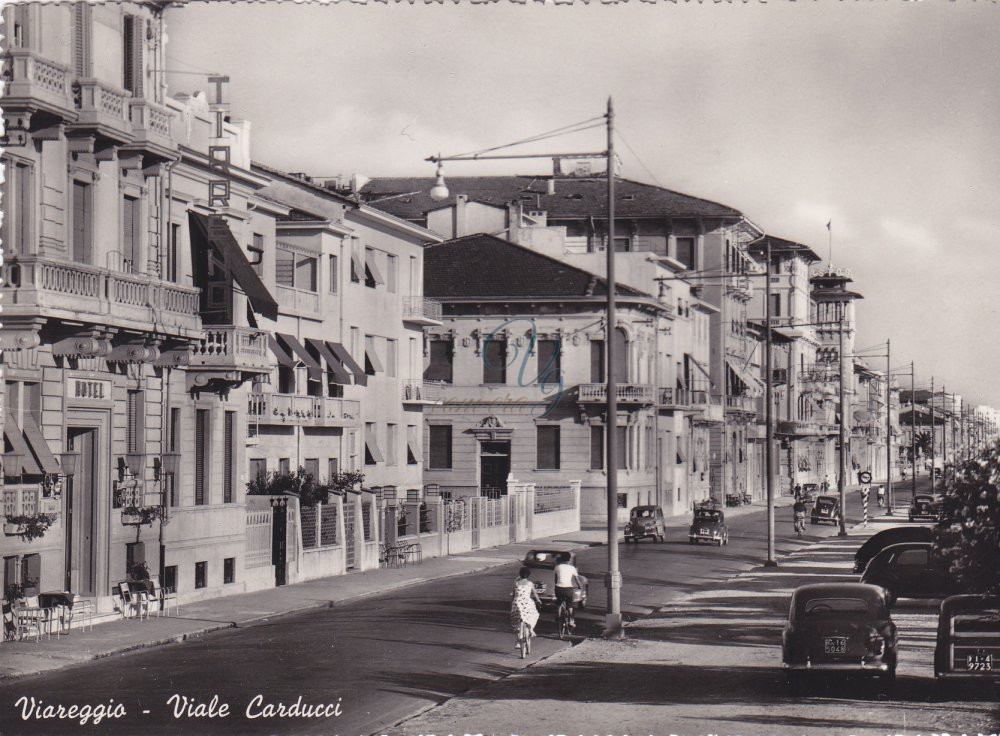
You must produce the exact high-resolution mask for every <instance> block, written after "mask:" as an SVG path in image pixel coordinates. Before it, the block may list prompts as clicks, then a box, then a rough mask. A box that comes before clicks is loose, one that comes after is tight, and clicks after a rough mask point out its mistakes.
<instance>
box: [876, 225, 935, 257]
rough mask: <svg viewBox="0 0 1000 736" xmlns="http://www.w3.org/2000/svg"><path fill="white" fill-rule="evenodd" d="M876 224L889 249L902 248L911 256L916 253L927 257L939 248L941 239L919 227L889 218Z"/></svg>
mask: <svg viewBox="0 0 1000 736" xmlns="http://www.w3.org/2000/svg"><path fill="white" fill-rule="evenodd" d="M878 224H879V229H880V230H881V233H882V236H883V237H884V238H885V239H886V240H887V241H888V242H887V243H886V245H887V246H889V248H890V249H893V246H902V247H903V248H905V249H906V250H907V251H909V252H910V253H911V254H912V252H913V251H917V252H919V253H921V254H924V255H929V254H932V253H933V252H934V251H936V250H938V249H939V248H940V247H941V244H942V239H941V238H939V237H937V236H936V235H935V234H934V233H933V232H931V231H930V230H928V229H927V228H925V227H923V226H921V225H917V224H914V223H909V222H901V221H899V220H896V219H894V218H891V217H883V218H881V219H880V220H879V223H878Z"/></svg>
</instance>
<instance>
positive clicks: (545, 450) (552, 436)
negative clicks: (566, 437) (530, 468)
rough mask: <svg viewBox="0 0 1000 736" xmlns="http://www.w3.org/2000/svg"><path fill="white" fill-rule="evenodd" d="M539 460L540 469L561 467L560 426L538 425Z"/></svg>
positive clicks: (537, 463) (537, 465) (537, 464)
mask: <svg viewBox="0 0 1000 736" xmlns="http://www.w3.org/2000/svg"><path fill="white" fill-rule="evenodd" d="M535 431H536V433H537V434H536V446H537V448H536V449H537V453H538V454H537V460H536V461H535V463H536V465H535V467H537V468H538V469H539V470H558V469H559V427H546V426H540V427H536V429H535Z"/></svg>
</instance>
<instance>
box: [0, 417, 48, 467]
mask: <svg viewBox="0 0 1000 736" xmlns="http://www.w3.org/2000/svg"><path fill="white" fill-rule="evenodd" d="M3 438H4V442H5V444H6V445H10V450H9V451H8V450H7V449H6V447H5V448H4V459H3V466H4V475H8V476H14V475H20V474H21V473H27V474H28V475H41V474H42V469H41V468H40V467H39V466H38V463H37V462H36V461H35V456H34V455H32V454H31V450H29V449H28V443H27V442H25V440H24V435H23V434H22V433H21V428H20V427H19V426H17V419H16V418H15V417H14V415H13V414H7V415H6V416H5V417H4V425H3Z"/></svg>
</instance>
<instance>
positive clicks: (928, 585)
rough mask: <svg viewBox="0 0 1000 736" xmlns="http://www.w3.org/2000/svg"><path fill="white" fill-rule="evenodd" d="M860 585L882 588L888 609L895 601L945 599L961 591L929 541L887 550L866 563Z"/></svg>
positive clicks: (906, 543)
mask: <svg viewBox="0 0 1000 736" xmlns="http://www.w3.org/2000/svg"><path fill="white" fill-rule="evenodd" d="M861 582H862V583H866V584H868V585H878V586H879V587H881V588H884V589H885V593H886V601H887V602H888V603H889V605H890V606H892V605H894V604H895V603H896V600H897V599H898V598H946V597H948V596H950V595H955V594H957V593H961V592H962V591H961V590H959V589H958V586H957V583H956V582H955V581H954V579H953V578H952V576H951V575H950V574H949V572H948V563H947V562H945V561H944V560H942V559H941V558H940V557H939V556H938V555H937V554H935V553H934V548H933V545H932V544H931V543H930V542H903V543H902V544H893V545H891V546H889V547H886V548H885V549H884V550H882V551H881V552H879V553H878V554H877V555H875V557H873V558H872V559H871V561H870V562H869V563H868V566H867V567H866V568H865V571H864V573H863V574H862V575H861Z"/></svg>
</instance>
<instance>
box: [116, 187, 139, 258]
mask: <svg viewBox="0 0 1000 736" xmlns="http://www.w3.org/2000/svg"><path fill="white" fill-rule="evenodd" d="M140 225H141V222H140V218H139V200H138V199H137V198H136V197H128V196H126V197H123V198H122V246H121V258H122V262H121V264H120V266H119V268H120V269H121V270H122V271H125V272H126V273H139V272H140V271H141V270H142V269H141V266H142V264H141V263H140V262H139V227H140Z"/></svg>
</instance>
